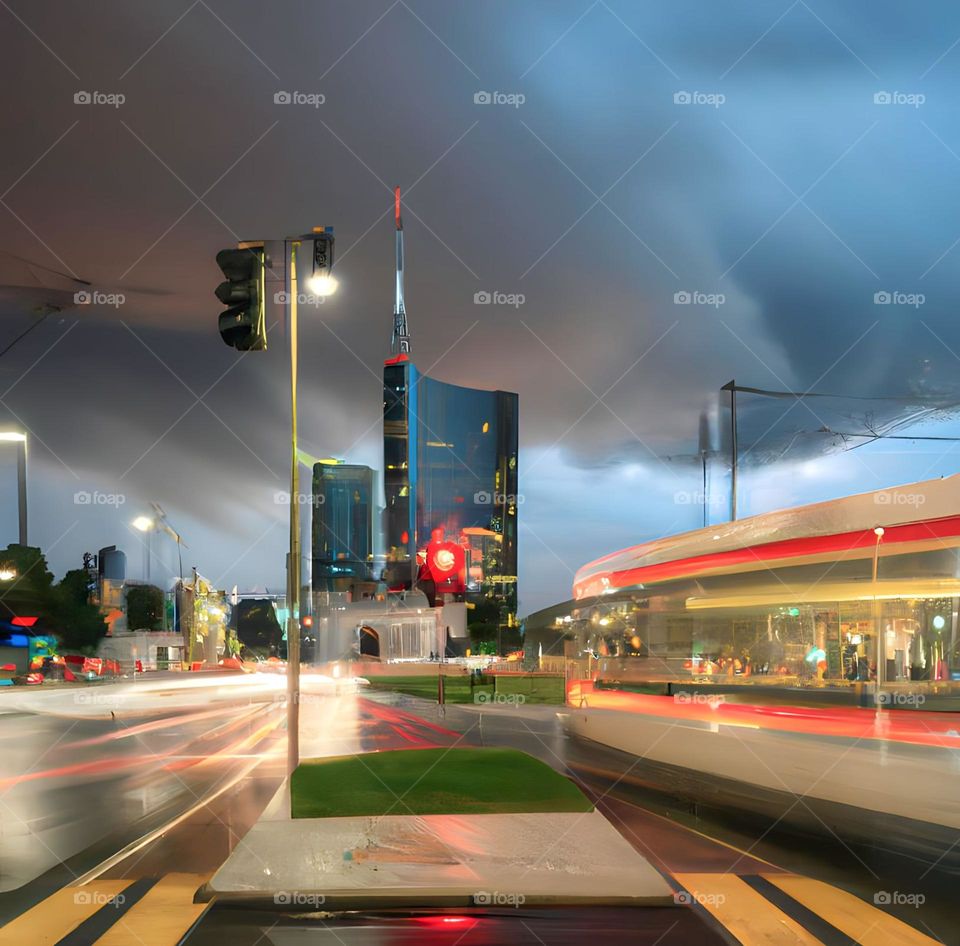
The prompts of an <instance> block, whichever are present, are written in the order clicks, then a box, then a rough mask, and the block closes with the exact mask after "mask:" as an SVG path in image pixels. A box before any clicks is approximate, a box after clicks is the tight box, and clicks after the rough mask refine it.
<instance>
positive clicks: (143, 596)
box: [127, 585, 163, 631]
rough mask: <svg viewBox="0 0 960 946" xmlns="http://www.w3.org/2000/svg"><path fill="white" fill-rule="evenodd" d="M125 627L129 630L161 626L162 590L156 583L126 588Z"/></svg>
mask: <svg viewBox="0 0 960 946" xmlns="http://www.w3.org/2000/svg"><path fill="white" fill-rule="evenodd" d="M127 627H128V628H129V629H130V630H131V631H159V630H161V629H162V628H163V590H162V589H161V588H158V587H157V586H156V585H133V586H132V587H130V588H127Z"/></svg>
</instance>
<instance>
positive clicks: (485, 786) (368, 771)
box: [290, 748, 593, 818]
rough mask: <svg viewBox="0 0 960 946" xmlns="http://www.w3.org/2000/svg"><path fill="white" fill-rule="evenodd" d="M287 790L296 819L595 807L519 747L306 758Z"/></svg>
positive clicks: (411, 750) (578, 791)
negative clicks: (399, 800) (399, 799)
mask: <svg viewBox="0 0 960 946" xmlns="http://www.w3.org/2000/svg"><path fill="white" fill-rule="evenodd" d="M290 795H291V807H292V815H293V817H294V818H342V817H359V816H364V815H383V814H386V813H387V812H389V813H390V814H394V815H408V814H411V812H412V813H413V814H417V815H468V814H470V815H476V814H515V813H517V812H557V811H591V810H592V809H593V805H592V804H591V803H590V801H589V799H587V797H586V796H585V795H584V794H583V793H582V792H581V791H580V789H579V788H577V787H576V785H574V784H573V782H571V781H570V780H569V779H567V778H565V777H564V776H562V775H560V774H559V773H558V772H555V771H554V770H553V769H551V768H550V766H548V765H546V764H545V763H543V762H540V761H539V760H538V759H535V758H533V756H529V755H527V754H526V753H525V752H519V751H517V750H516V749H493V748H491V749H398V750H394V751H391V752H371V753H366V754H364V755H361V756H337V757H335V758H332V759H307V760H305V761H303V762H301V763H300V765H299V766H298V767H297V770H296V771H295V772H294V773H293V778H292V779H291V787H290ZM397 797H400V798H402V799H403V800H402V802H398V801H397Z"/></svg>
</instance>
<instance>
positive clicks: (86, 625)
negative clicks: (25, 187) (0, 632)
mask: <svg viewBox="0 0 960 946" xmlns="http://www.w3.org/2000/svg"><path fill="white" fill-rule="evenodd" d="M0 565H2V566H3V567H4V568H6V569H9V570H10V571H13V572H15V573H16V577H15V578H14V579H13V580H12V581H10V583H9V587H7V588H5V589H4V590H2V591H0V618H2V619H5V620H9V619H10V618H12V617H16V616H26V615H29V616H31V617H37V618H39V621H38V622H37V624H36V625H35V630H36V632H37V633H49V632H52V633H54V634H56V636H57V639H58V640H59V642H60V649H61V650H65V651H68V652H69V651H81V652H83V653H89V654H94V653H96V650H97V645H98V644H99V643H100V640H101V639H102V638H103V637H104V635H105V634H106V633H107V628H106V625H105V624H104V623H103V617H102V616H101V614H100V611H99V609H98V608H97V607H96V606H95V605H92V604H90V603H89V602H88V596H87V581H88V578H87V573H86V571H85V570H84V569H82V568H78V569H74V570H73V571H69V572H67V573H66V575H64V576H63V579H62V581H60V582H59V583H58V584H56V585H54V583H53V575H52V574H51V573H50V570H49V569H48V568H47V560H46V559H45V558H44V556H43V553H42V552H41V551H40V549H38V548H33V547H32V546H28V545H8V546H7V547H6V548H5V549H4V550H3V551H2V552H0Z"/></svg>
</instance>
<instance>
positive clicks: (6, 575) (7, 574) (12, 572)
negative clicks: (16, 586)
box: [0, 566, 17, 581]
mask: <svg viewBox="0 0 960 946" xmlns="http://www.w3.org/2000/svg"><path fill="white" fill-rule="evenodd" d="M16 577H17V570H16V569H15V568H8V567H7V566H4V567H3V568H0V581H13V579H14V578H16Z"/></svg>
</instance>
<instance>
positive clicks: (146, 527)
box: [131, 503, 187, 581]
mask: <svg viewBox="0 0 960 946" xmlns="http://www.w3.org/2000/svg"><path fill="white" fill-rule="evenodd" d="M150 505H151V506H153V512H154V515H153V516H137V518H136V519H134V520H133V522H132V523H131V525H132V526H133V527H134V529H136V530H137V531H138V532H144V533H146V536H147V543H146V552H147V567H146V568H145V569H144V571H145V572H146V580H147V581H150V557H151V549H150V536H151V535H152V534H153V533H154V532H158V531H162V532H166V534H167V535H169V536H170V538H171V539H173V541H174V542H176V543H177V565H178V567H179V569H180V580H181V581H183V553H182V551H181V548H184V547H187V546H186V544H185V543H184V541H183V540H182V539H181V538H180V533H179V532H176V531H175V530H174V529H172V528H170V525H169V523H168V522H167V514H166V513H165V512H164V511H163V510H162V509H161V508H160V506H159V505H158V504H157V503H150Z"/></svg>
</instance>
